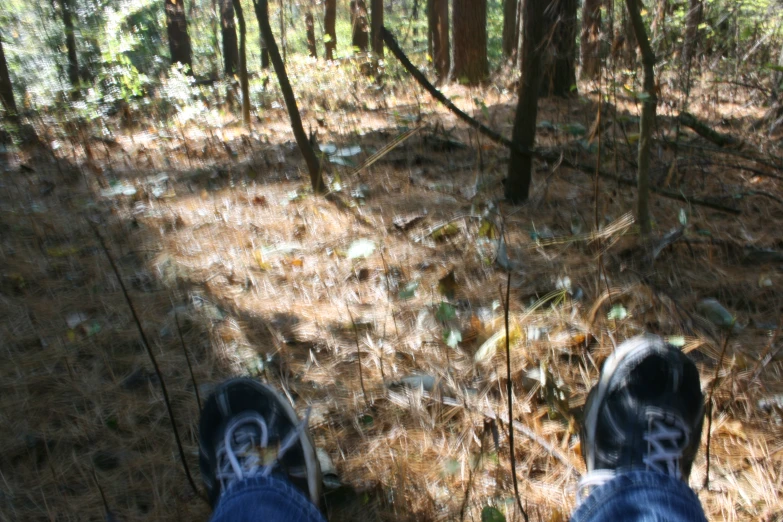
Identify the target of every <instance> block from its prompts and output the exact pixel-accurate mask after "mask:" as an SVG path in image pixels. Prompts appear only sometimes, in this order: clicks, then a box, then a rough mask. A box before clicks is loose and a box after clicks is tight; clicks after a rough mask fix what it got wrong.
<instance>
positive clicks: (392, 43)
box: [381, 26, 536, 156]
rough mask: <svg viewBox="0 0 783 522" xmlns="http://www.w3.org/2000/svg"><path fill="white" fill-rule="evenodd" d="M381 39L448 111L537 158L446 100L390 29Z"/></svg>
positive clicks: (493, 139)
mask: <svg viewBox="0 0 783 522" xmlns="http://www.w3.org/2000/svg"><path fill="white" fill-rule="evenodd" d="M381 37H382V38H383V43H385V44H386V47H388V48H389V50H390V51H391V52H392V54H393V55H394V56H395V57H396V58H397V59H398V60H399V61H400V63H401V64H402V66H403V67H405V70H406V71H408V73H409V74H410V75H411V76H413V78H414V79H415V80H416V81H417V82H419V84H420V85H421V86H422V87H423V88H424V90H425V91H427V92H428V93H430V94H431V95H432V97H433V98H435V99H436V100H438V101H439V102H440V103H442V104H443V105H444V106H445V107H446V108H447V109H448V110H450V111H451V112H453V113H454V114H455V115H456V116H457V117H458V118H459V119H461V120H462V121H464V122H465V123H467V124H468V125H470V126H471V127H473V128H474V129H476V130H477V131H479V132H480V133H481V134H483V135H484V136H486V137H488V138H489V139H491V140H492V141H494V142H495V143H500V144H501V145H505V146H506V147H508V148H510V149H514V150H516V151H517V152H519V153H520V154H524V155H526V156H531V155H532V156H536V152H535V151H532V150H528V149H525V148H524V147H522V146H520V145H517V144H515V143H513V142H512V141H511V140H510V139H508V138H506V137H504V136H502V135H501V134H499V133H497V132H495V131H493V130H492V129H490V128H489V127H487V126H486V125H484V124H482V123H480V122H478V121H476V119H475V118H472V117H471V116H469V115H468V114H466V113H464V112H463V111H462V110H461V109H460V108H459V107H457V106H456V105H454V103H452V101H451V100H449V99H448V98H446V96H445V95H444V94H443V93H442V92H440V91H439V90H438V89H436V88H435V86H434V85H432V84H431V83H430V82H429V80H427V78H426V77H425V76H424V74H422V72H421V71H420V70H419V69H417V68H416V66H415V65H413V64H412V63H411V61H410V60H409V59H408V57H407V56H405V53H404V52H403V51H402V49H400V46H399V44H397V40H396V39H395V38H394V35H392V34H391V33H390V32H389V30H388V29H386V27H385V26H383V27H381Z"/></svg>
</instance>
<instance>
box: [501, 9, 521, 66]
mask: <svg viewBox="0 0 783 522" xmlns="http://www.w3.org/2000/svg"><path fill="white" fill-rule="evenodd" d="M518 7H519V0H503V44H502V46H503V56H505V57H506V58H513V57H514V55H515V54H516V50H517V40H518V39H519V26H518V25H517V23H518V20H517V8H518Z"/></svg>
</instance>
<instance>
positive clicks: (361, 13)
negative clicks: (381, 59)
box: [351, 0, 370, 53]
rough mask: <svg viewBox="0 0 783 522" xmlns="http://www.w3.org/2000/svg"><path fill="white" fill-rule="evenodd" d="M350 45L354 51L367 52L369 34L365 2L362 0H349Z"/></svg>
mask: <svg viewBox="0 0 783 522" xmlns="http://www.w3.org/2000/svg"><path fill="white" fill-rule="evenodd" d="M351 45H352V46H353V50H354V52H357V51H358V52H360V53H364V52H367V47H368V46H369V45H370V35H369V34H368V28H367V4H365V3H364V0H351Z"/></svg>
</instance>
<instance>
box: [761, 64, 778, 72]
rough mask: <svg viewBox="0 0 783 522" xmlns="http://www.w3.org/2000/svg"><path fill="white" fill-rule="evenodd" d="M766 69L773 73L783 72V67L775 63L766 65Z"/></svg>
mask: <svg viewBox="0 0 783 522" xmlns="http://www.w3.org/2000/svg"><path fill="white" fill-rule="evenodd" d="M764 68H765V69H769V70H771V71H777V72H783V65H776V64H774V63H765V64H764Z"/></svg>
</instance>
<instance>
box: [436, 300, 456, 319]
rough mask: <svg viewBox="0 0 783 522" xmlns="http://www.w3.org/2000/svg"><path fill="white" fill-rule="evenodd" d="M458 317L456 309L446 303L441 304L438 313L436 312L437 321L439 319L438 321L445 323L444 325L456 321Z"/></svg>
mask: <svg viewBox="0 0 783 522" xmlns="http://www.w3.org/2000/svg"><path fill="white" fill-rule="evenodd" d="M456 317H457V310H455V309H454V307H453V306H451V305H450V304H449V303H447V302H446V301H443V302H442V303H440V306H438V311H437V312H435V319H437V320H438V321H443V322H444V323H445V322H446V321H450V320H452V319H456Z"/></svg>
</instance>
